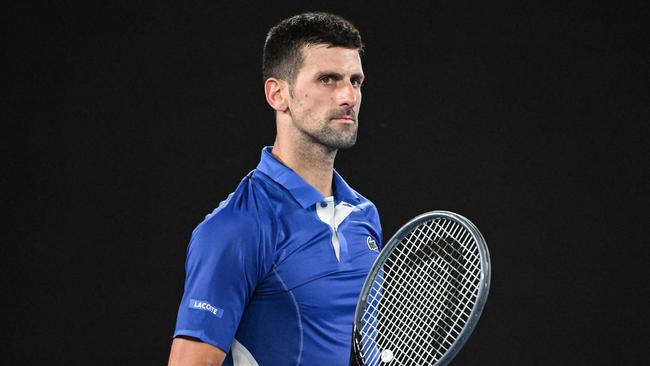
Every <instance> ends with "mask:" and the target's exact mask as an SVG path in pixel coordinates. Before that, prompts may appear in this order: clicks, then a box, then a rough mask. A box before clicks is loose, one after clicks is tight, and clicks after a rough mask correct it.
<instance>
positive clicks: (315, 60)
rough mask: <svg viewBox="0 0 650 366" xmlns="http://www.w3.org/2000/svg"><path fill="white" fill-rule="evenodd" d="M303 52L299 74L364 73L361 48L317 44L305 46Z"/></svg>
mask: <svg viewBox="0 0 650 366" xmlns="http://www.w3.org/2000/svg"><path fill="white" fill-rule="evenodd" d="M302 54H303V63H302V67H301V68H300V72H299V74H303V73H307V74H312V73H318V72H323V71H332V72H338V73H341V74H363V69H362V67H361V57H359V50H357V49H354V48H344V47H332V46H330V45H327V44H315V45H308V46H305V47H304V48H303V50H302Z"/></svg>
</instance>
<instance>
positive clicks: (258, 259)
mask: <svg viewBox="0 0 650 366" xmlns="http://www.w3.org/2000/svg"><path fill="white" fill-rule="evenodd" d="M231 198H232V197H231ZM235 199H236V197H235ZM222 206H223V207H220V208H219V209H217V210H216V211H215V213H213V214H211V215H209V216H208V217H207V218H206V220H205V221H204V222H203V223H201V224H200V225H199V226H198V227H197V228H196V229H195V230H194V232H193V234H192V238H191V240H190V244H189V246H188V250H187V259H186V263H185V271H186V277H185V287H184V293H183V298H182V300H181V304H180V307H179V310H178V317H177V321H176V329H175V332H174V337H176V336H180V335H184V336H190V337H194V338H198V339H200V340H201V341H203V342H205V343H208V344H211V345H214V346H216V347H219V348H220V349H222V350H223V351H224V352H228V351H229V348H230V345H231V343H232V340H233V338H234V336H235V333H236V331H237V327H238V325H239V321H240V319H241V316H242V314H243V312H244V309H245V307H246V304H247V302H248V300H249V299H250V297H251V296H252V294H253V292H254V291H255V287H256V285H257V283H258V282H259V281H260V280H261V279H262V278H263V277H264V276H265V274H266V273H267V272H268V271H269V270H270V268H271V265H272V263H273V253H272V248H271V246H270V243H269V242H268V240H265V239H264V238H263V235H262V234H261V233H262V231H263V230H261V229H260V225H262V224H261V223H260V221H259V215H258V214H257V212H256V210H255V209H254V204H246V202H244V203H241V202H233V200H229V202H226V203H225V204H222ZM242 206H243V207H242ZM235 207H236V208H235Z"/></svg>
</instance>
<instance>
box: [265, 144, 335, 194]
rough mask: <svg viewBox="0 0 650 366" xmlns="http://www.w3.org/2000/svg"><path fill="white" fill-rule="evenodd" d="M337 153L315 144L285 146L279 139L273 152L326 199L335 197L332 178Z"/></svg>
mask: <svg viewBox="0 0 650 366" xmlns="http://www.w3.org/2000/svg"><path fill="white" fill-rule="evenodd" d="M336 152H337V150H331V149H329V148H327V147H325V146H322V145H317V144H313V143H311V144H307V143H304V144H283V141H281V139H279V138H276V139H275V143H274V144H273V150H272V153H273V155H274V156H275V157H276V158H277V159H278V160H280V161H281V162H282V163H283V164H284V165H286V166H288V167H289V168H291V169H292V170H293V171H294V172H296V173H297V174H298V175H299V176H300V177H301V178H302V179H304V180H305V182H307V183H308V184H309V185H311V186H312V187H314V188H315V189H316V190H318V191H319V192H320V193H321V194H322V195H323V196H325V197H328V196H332V195H333V192H332V178H333V175H334V159H335V158H336Z"/></svg>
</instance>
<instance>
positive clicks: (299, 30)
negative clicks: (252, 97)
mask: <svg viewBox="0 0 650 366" xmlns="http://www.w3.org/2000/svg"><path fill="white" fill-rule="evenodd" d="M361 50H362V42H361V37H360V35H359V32H358V31H357V29H356V28H355V27H354V26H353V25H352V24H350V23H349V22H348V21H346V20H344V19H342V18H340V17H338V16H335V15H332V14H325V13H307V14H301V15H297V16H294V17H292V18H289V19H286V20H284V21H282V22H281V23H279V24H278V25H276V26H275V27H273V28H272V29H271V30H270V31H269V34H268V36H267V39H266V43H265V45H264V60H263V74H264V80H265V81H264V91H265V94H266V100H267V102H268V103H269V105H270V106H271V107H272V108H273V109H274V110H275V117H276V128H277V135H276V139H275V143H274V145H273V147H272V148H268V147H267V148H265V149H263V150H262V158H261V161H260V163H259V165H258V166H257V168H256V169H255V170H254V171H252V172H251V173H249V174H248V175H247V176H246V177H245V178H244V179H243V180H242V182H241V183H240V185H239V186H238V187H237V189H236V190H235V192H233V193H232V194H231V195H230V196H229V197H228V198H227V199H226V200H225V201H224V202H222V203H221V204H220V205H219V207H218V208H217V209H216V210H215V211H214V212H213V213H211V214H210V215H208V216H207V217H206V219H205V220H204V221H203V222H202V223H201V224H200V225H199V226H198V227H197V228H196V229H195V230H194V232H193V233H192V239H191V241H190V245H189V248H188V252H187V261H186V271H187V273H186V282H185V292H184V294H183V299H182V300H181V304H180V308H179V312H178V320H177V324H176V331H175V333H174V337H175V339H174V341H173V343H172V349H171V354H170V361H169V363H170V365H220V364H222V363H223V364H225V365H270V366H279V365H309V366H312V365H347V364H348V360H349V352H350V339H351V334H352V324H353V318H354V310H355V305H356V301H357V298H358V295H359V292H360V290H361V287H362V285H363V281H364V279H365V277H366V275H367V273H368V270H369V268H370V266H371V264H372V263H373V261H374V260H375V258H376V257H377V255H378V250H379V248H378V244H380V243H381V242H382V234H381V228H380V223H379V217H378V214H377V210H376V208H375V206H374V205H373V204H372V203H371V202H370V201H368V200H367V199H365V198H364V197H363V196H361V195H360V194H359V193H357V192H356V191H354V190H353V189H352V188H350V187H349V186H348V185H347V184H346V183H345V181H344V180H343V179H342V178H341V177H340V176H339V175H338V174H337V173H336V172H335V171H334V158H335V157H336V153H337V151H338V149H343V148H349V147H352V146H353V145H354V143H355V141H356V136H357V123H358V121H357V116H358V113H359V107H360V105H361V84H362V82H363V78H364V74H363V70H362V67H361V59H360V52H361Z"/></svg>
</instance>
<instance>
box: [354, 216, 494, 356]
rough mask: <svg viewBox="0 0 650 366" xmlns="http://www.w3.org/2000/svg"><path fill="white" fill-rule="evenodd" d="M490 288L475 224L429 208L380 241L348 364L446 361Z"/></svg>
mask: <svg viewBox="0 0 650 366" xmlns="http://www.w3.org/2000/svg"><path fill="white" fill-rule="evenodd" d="M489 288H490V256H489V253H488V249H487V246H486V244H485V240H484V239H483V236H482V235H481V233H480V232H479V231H478V229H477V228H476V226H474V224H472V223H471V222H470V221H469V220H467V219H466V218H464V217H463V216H461V215H458V214H455V213H453V212H448V211H431V212H428V213H425V214H422V215H420V216H417V217H415V218H414V219H413V220H411V221H409V222H408V223H407V224H406V225H404V226H403V227H402V228H401V229H399V230H398V231H397V233H396V234H395V235H394V236H393V237H392V238H391V239H390V240H389V241H388V243H386V245H385V246H384V248H383V250H382V252H381V253H380V255H379V257H377V260H376V261H375V263H374V264H373V266H372V268H371V269H370V272H369V273H368V277H367V278H366V281H365V283H364V286H363V288H362V290H361V294H360V296H359V301H358V303H357V308H356V312H355V320H354V329H353V334H352V352H351V355H350V364H351V365H358V366H378V365H390V366H393V365H395V366H396V365H408V366H415V365H417V366H420V365H435V366H444V365H447V364H448V363H449V362H450V361H451V360H452V359H453V358H454V357H455V356H456V354H458V351H459V350H460V349H461V348H462V347H463V345H464V344H465V342H466V341H467V338H468V337H469V336H470V334H471V333H472V330H473V329H474V327H475V326H476V322H477V321H478V319H479V317H480V315H481V312H482V310H483V306H484V305H485V301H486V299H487V295H488V291H489Z"/></svg>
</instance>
